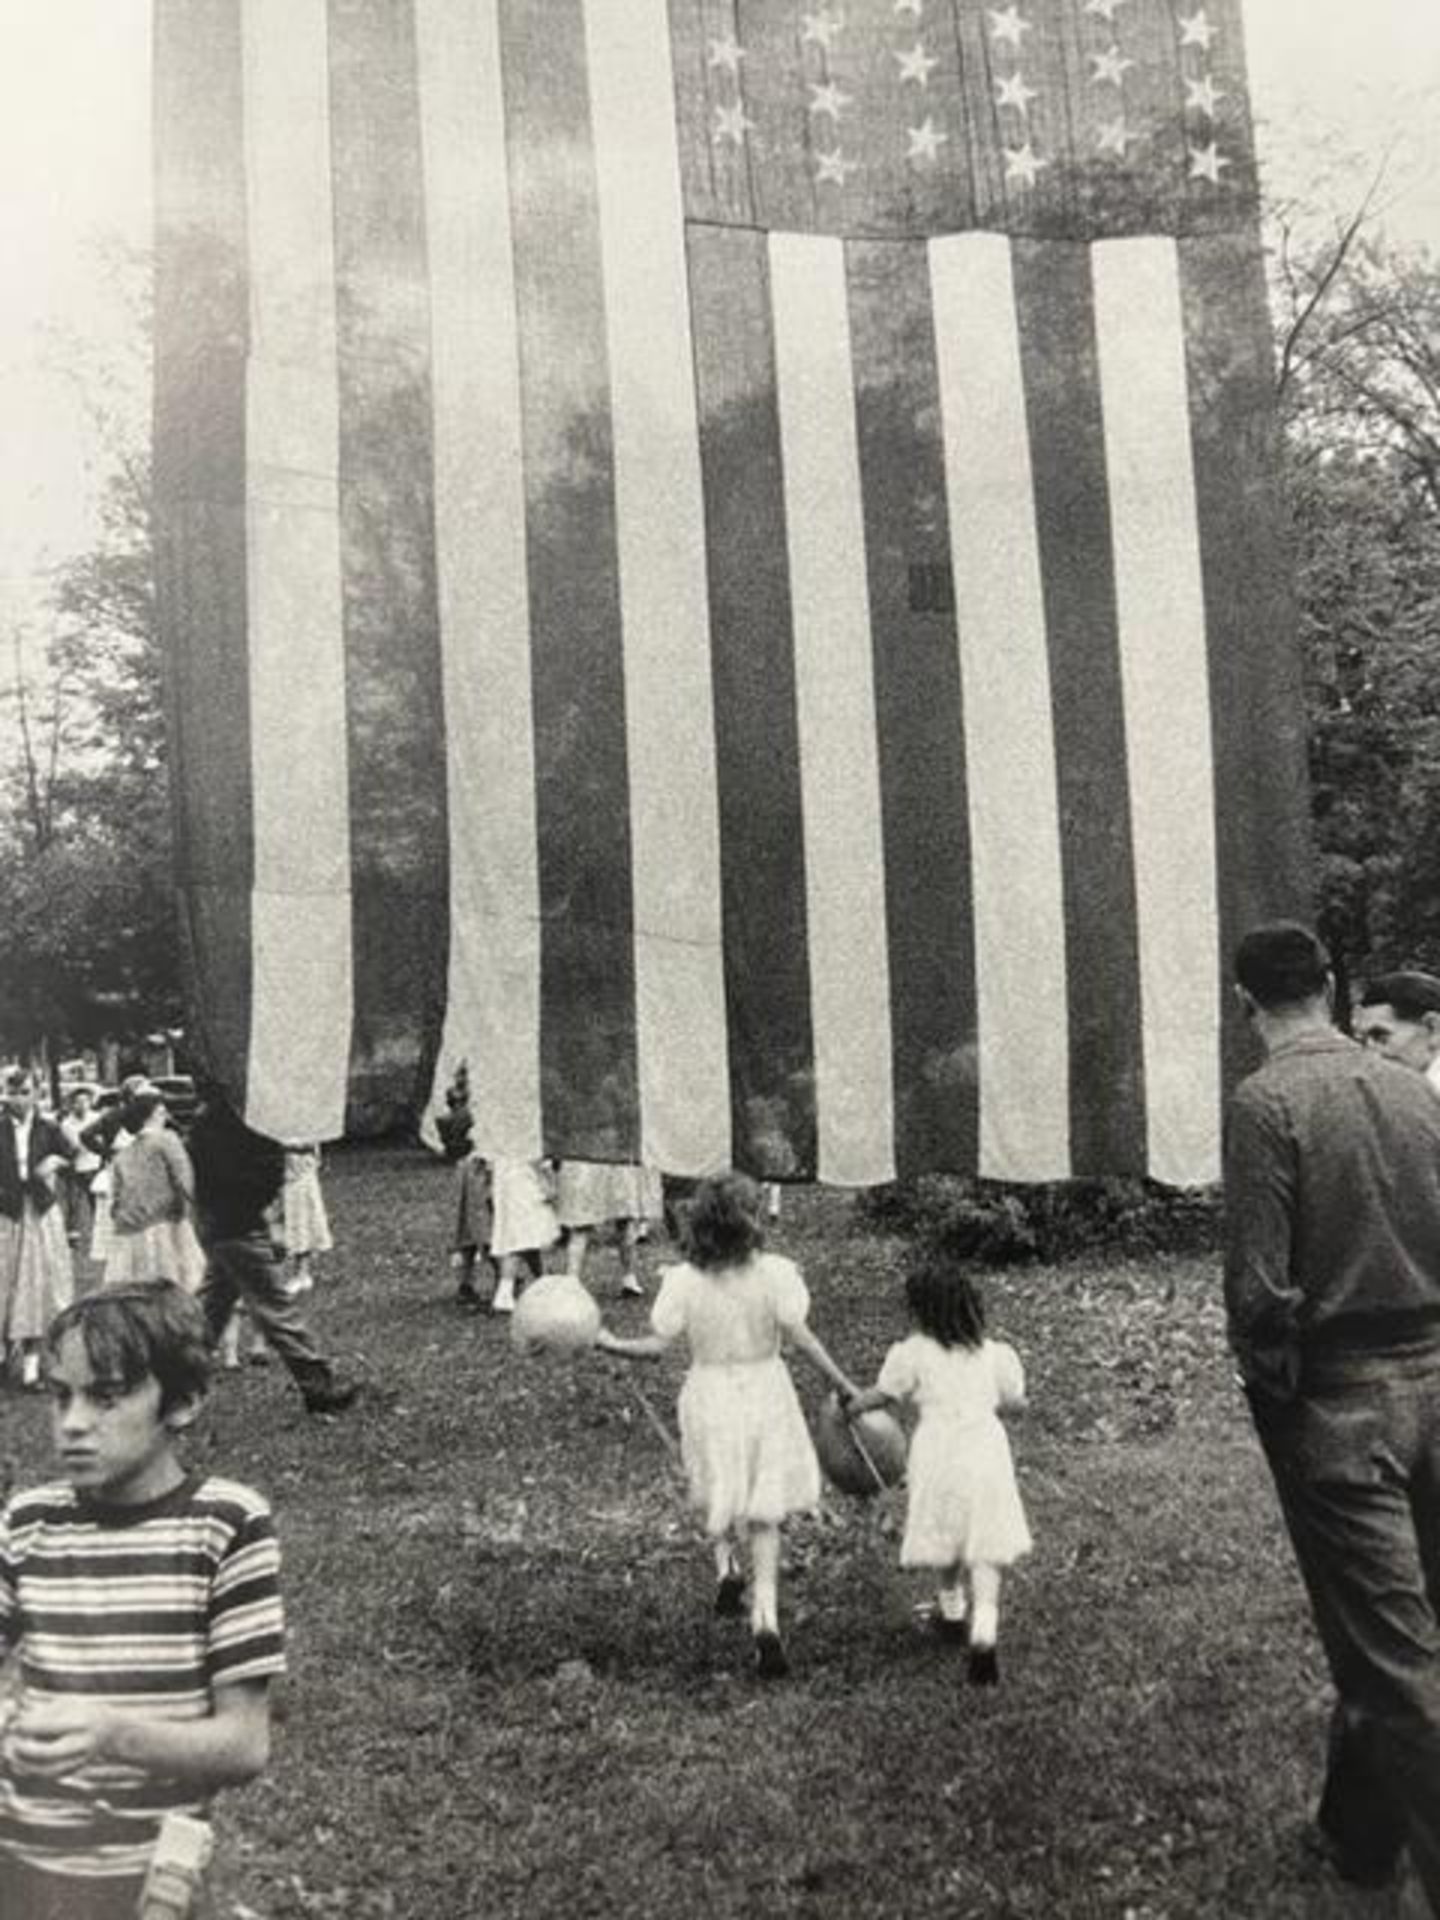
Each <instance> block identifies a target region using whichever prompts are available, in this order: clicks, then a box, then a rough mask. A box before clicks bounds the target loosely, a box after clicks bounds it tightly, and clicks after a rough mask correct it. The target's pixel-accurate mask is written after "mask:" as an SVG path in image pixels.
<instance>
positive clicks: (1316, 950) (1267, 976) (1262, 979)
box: [1235, 920, 1330, 1012]
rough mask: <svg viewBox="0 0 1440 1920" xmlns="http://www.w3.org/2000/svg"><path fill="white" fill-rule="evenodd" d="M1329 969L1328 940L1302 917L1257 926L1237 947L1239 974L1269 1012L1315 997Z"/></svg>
mask: <svg viewBox="0 0 1440 1920" xmlns="http://www.w3.org/2000/svg"><path fill="white" fill-rule="evenodd" d="M1329 973H1330V954H1329V951H1328V950H1327V948H1326V946H1325V943H1324V941H1323V940H1321V939H1320V938H1319V936H1318V935H1317V934H1315V933H1312V932H1311V930H1310V928H1309V927H1305V926H1302V925H1301V924H1300V922H1299V921H1298V920H1272V921H1271V922H1270V923H1269V924H1268V925H1267V926H1263V927H1254V928H1252V929H1251V931H1250V932H1249V933H1247V934H1246V935H1245V937H1244V939H1243V940H1242V941H1241V942H1240V944H1239V946H1238V947H1237V948H1236V949H1235V978H1236V979H1237V980H1238V981H1239V982H1240V985H1241V986H1242V987H1243V988H1244V989H1245V991H1246V992H1247V993H1248V994H1249V995H1250V996H1251V998H1252V999H1254V1000H1256V1001H1258V1003H1259V1004H1260V1005H1261V1006H1262V1007H1264V1008H1265V1009H1266V1010H1267V1012H1268V1011H1269V1010H1271V1009H1272V1008H1275V1007H1293V1006H1298V1005H1300V1004H1301V1003H1302V1002H1303V1001H1306V1000H1313V999H1315V998H1316V997H1317V996H1318V995H1320V994H1322V993H1324V991H1325V984H1326V980H1327V977H1328V975H1329Z"/></svg>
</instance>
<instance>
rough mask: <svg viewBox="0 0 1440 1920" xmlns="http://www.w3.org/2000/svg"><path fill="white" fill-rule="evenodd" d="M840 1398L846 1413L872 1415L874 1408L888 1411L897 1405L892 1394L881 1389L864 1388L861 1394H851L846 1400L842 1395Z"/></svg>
mask: <svg viewBox="0 0 1440 1920" xmlns="http://www.w3.org/2000/svg"><path fill="white" fill-rule="evenodd" d="M840 1398H841V1402H842V1404H843V1406H844V1408H845V1411H846V1413H872V1412H873V1411H874V1410H875V1408H876V1407H884V1408H886V1409H887V1410H888V1409H889V1408H891V1407H894V1406H897V1405H898V1404H899V1403H898V1402H897V1400H896V1398H895V1396H894V1394H893V1393H886V1392H885V1390H884V1389H883V1387H866V1389H865V1391H864V1392H863V1393H856V1394H852V1395H851V1396H850V1398H849V1399H848V1400H847V1399H846V1398H845V1396H844V1394H842V1395H841V1396H840Z"/></svg>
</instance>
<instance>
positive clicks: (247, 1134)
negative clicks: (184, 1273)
mask: <svg viewBox="0 0 1440 1920" xmlns="http://www.w3.org/2000/svg"><path fill="white" fill-rule="evenodd" d="M190 1159H191V1161H192V1163H193V1164H194V1168H195V1206H196V1211H197V1212H198V1214H199V1216H200V1237H201V1239H202V1240H204V1241H205V1242H206V1244H207V1245H210V1244H213V1243H214V1242H215V1241H216V1240H243V1239H244V1238H245V1237H246V1236H247V1235H248V1234H252V1233H262V1232H264V1231H265V1228H266V1224H267V1223H266V1219H265V1215H266V1211H267V1209H268V1208H270V1207H271V1206H273V1205H274V1203H275V1201H276V1200H277V1199H278V1198H279V1197H280V1190H281V1188H282V1187H283V1186H284V1183H285V1149H284V1148H283V1147H282V1146H281V1145H280V1143H279V1142H278V1141H276V1140H271V1139H269V1138H267V1136H266V1135H265V1134H263V1133H256V1132H255V1131H254V1130H253V1129H252V1128H250V1127H247V1126H246V1125H245V1122H244V1121H243V1120H241V1119H240V1118H239V1117H238V1115H236V1114H234V1113H232V1112H231V1110H230V1109H229V1107H227V1106H224V1105H222V1104H221V1103H220V1102H218V1101H215V1102H207V1103H206V1104H205V1105H204V1106H203V1107H202V1108H201V1109H200V1112H199V1114H198V1115H197V1117H196V1120H195V1124H194V1126H193V1127H192V1128H191V1131H190Z"/></svg>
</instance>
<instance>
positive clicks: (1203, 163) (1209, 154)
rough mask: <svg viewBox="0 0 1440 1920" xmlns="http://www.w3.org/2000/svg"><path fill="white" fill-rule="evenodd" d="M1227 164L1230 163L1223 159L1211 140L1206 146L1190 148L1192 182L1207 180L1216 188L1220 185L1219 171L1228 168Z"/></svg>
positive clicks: (1223, 156)
mask: <svg viewBox="0 0 1440 1920" xmlns="http://www.w3.org/2000/svg"><path fill="white" fill-rule="evenodd" d="M1229 164H1230V162H1229V161H1228V160H1227V159H1226V158H1225V155H1224V154H1223V153H1221V151H1220V149H1219V148H1218V147H1217V146H1216V144H1215V142H1214V141H1213V140H1212V141H1211V142H1210V144H1209V145H1208V146H1205V147H1191V148H1190V178H1191V179H1192V180H1208V181H1209V182H1210V184H1211V185H1212V186H1215V187H1218V186H1219V184H1220V170H1221V168H1222V167H1228V166H1229Z"/></svg>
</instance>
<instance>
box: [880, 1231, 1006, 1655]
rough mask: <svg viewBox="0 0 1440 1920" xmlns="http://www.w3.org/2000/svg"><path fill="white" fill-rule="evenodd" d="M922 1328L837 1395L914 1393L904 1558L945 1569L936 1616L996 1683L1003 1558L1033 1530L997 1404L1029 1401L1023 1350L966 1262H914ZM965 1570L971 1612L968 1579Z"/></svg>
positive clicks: (909, 1397) (906, 1562) (905, 1563)
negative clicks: (989, 1333)
mask: <svg viewBox="0 0 1440 1920" xmlns="http://www.w3.org/2000/svg"><path fill="white" fill-rule="evenodd" d="M905 1297H906V1301H907V1303H908V1305H909V1308H910V1314H911V1318H912V1319H913V1321H914V1323H915V1330H914V1332H913V1333H911V1334H910V1336H909V1337H908V1338H907V1339H905V1340H901V1341H899V1342H898V1343H897V1344H896V1345H895V1346H893V1347H891V1349H890V1351H889V1352H888V1353H887V1354H886V1356H885V1359H884V1363H883V1364H882V1366H881V1368H880V1376H879V1379H878V1380H877V1382H876V1384H875V1385H874V1386H873V1387H871V1388H870V1389H869V1390H868V1391H867V1392H865V1393H862V1394H858V1395H856V1396H854V1397H853V1398H850V1399H848V1400H846V1399H844V1396H843V1395H842V1400H844V1404H845V1406H846V1408H847V1410H848V1411H849V1412H851V1413H863V1412H865V1411H866V1410H867V1409H868V1408H871V1407H889V1406H892V1405H894V1404H896V1403H900V1402H908V1403H909V1404H910V1405H912V1406H913V1407H915V1408H916V1409H917V1410H918V1412H919V1416H920V1418H919V1424H918V1426H917V1427H916V1429H915V1435H914V1438H913V1439H912V1441H911V1443H910V1459H909V1465H908V1467H907V1470H906V1486H907V1490H908V1492H907V1505H906V1513H905V1534H904V1538H903V1540H902V1542H901V1546H900V1564H901V1566H902V1567H933V1568H935V1569H936V1570H937V1571H938V1573H939V1593H938V1595H937V1597H936V1598H937V1606H936V1614H935V1622H936V1626H937V1628H938V1630H939V1631H940V1633H941V1634H943V1635H944V1636H945V1637H946V1638H948V1639H952V1640H956V1641H959V1642H960V1643H962V1644H964V1643H966V1642H968V1644H969V1648H970V1669H969V1670H970V1678H971V1680H972V1681H974V1682H975V1683H976V1684H977V1685H980V1686H986V1685H993V1684H994V1683H995V1682H996V1681H997V1680H998V1679H999V1677H1000V1668H999V1661H998V1657H997V1655H996V1651H995V1643H996V1638H997V1635H998V1632H999V1622H1000V1579H1001V1569H1002V1568H1004V1567H1008V1566H1010V1565H1011V1564H1012V1563H1013V1562H1014V1561H1016V1560H1018V1559H1019V1558H1020V1556H1021V1555H1022V1554H1025V1553H1028V1552H1029V1551H1030V1545H1031V1540H1030V1529H1029V1526H1028V1525H1027V1523H1026V1519H1025V1509H1024V1507H1023V1505H1022V1504H1021V1500H1020V1489H1019V1487H1018V1486H1017V1484H1016V1481H1015V1467H1014V1463H1013V1461H1012V1460H1011V1457H1010V1440H1009V1436H1008V1435H1007V1433H1006V1431H1005V1428H1004V1425H1003V1423H1002V1422H1001V1419H1000V1414H1001V1412H1002V1411H1005V1412H1018V1411H1019V1410H1020V1409H1021V1408H1023V1407H1024V1405H1025V1375H1024V1372H1023V1370H1022V1368H1021V1365H1020V1356H1019V1355H1018V1354H1017V1353H1016V1351H1015V1349H1014V1348H1013V1347H1012V1346H1009V1345H1008V1344H1007V1343H1006V1342H1005V1341H1003V1340H987V1339H986V1337H985V1308H984V1303H983V1301H982V1299H981V1296H980V1290H979V1288H978V1287H977V1285H976V1284H975V1282H974V1280H973V1279H972V1278H971V1277H970V1275H969V1274H968V1273H966V1272H965V1271H964V1269H963V1268H962V1267H961V1266H960V1265H959V1264H958V1263H956V1262H954V1261H950V1260H947V1259H945V1258H944V1257H943V1256H934V1257H931V1258H930V1259H927V1260H923V1261H922V1262H920V1263H919V1264H917V1265H916V1266H915V1268H914V1269H913V1270H912V1271H911V1273H910V1275H909V1277H908V1279H907V1280H906V1284H905ZM967 1575H968V1576H969V1583H970V1606H969V1617H968V1619H967V1605H966V1595H965V1578H966V1576H967Z"/></svg>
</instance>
